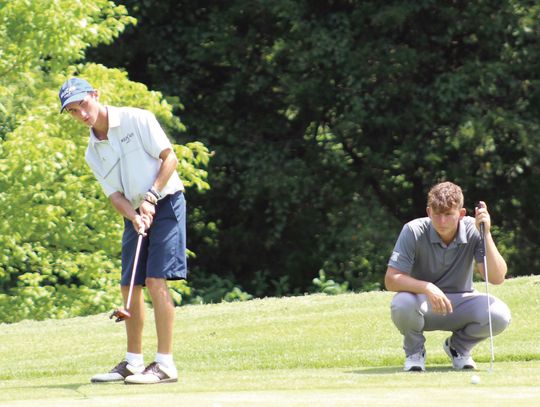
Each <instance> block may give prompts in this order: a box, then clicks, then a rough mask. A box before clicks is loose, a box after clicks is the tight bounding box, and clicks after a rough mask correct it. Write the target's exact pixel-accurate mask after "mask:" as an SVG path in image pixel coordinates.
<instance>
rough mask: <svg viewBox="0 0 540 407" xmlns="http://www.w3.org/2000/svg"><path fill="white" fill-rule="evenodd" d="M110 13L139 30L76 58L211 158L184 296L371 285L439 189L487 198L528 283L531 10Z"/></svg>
mask: <svg viewBox="0 0 540 407" xmlns="http://www.w3.org/2000/svg"><path fill="white" fill-rule="evenodd" d="M120 3H122V4H124V5H125V6H126V7H127V8H128V10H129V13H130V15H132V16H134V17H136V18H137V20H138V24H137V25H136V26H134V27H130V28H129V29H128V30H127V31H126V33H124V34H123V35H122V36H121V37H120V38H119V39H118V40H117V41H116V42H115V43H114V44H113V45H111V46H109V47H100V48H98V49H97V50H95V51H92V52H91V53H90V58H92V59H93V60H98V61H101V62H103V63H105V64H110V65H111V66H123V67H125V69H126V70H127V72H128V73H129V76H130V78H131V79H133V80H136V81H140V82H143V83H145V84H147V85H148V86H149V87H151V88H153V89H159V90H160V91H162V92H163V93H164V94H165V95H166V96H167V97H168V100H169V101H171V102H172V103H173V104H174V105H175V107H176V110H175V112H176V113H177V114H178V115H179V116H180V117H181V118H182V121H183V122H184V123H185V124H186V126H187V133H186V134H188V135H189V136H190V137H193V138H195V139H200V140H202V141H204V143H205V144H207V145H208V146H209V148H210V149H211V150H213V151H214V153H215V156H214V157H213V159H212V161H211V164H210V169H209V182H210V184H211V190H210V191H208V193H206V194H204V195H202V196H197V197H192V199H191V205H192V206H195V207H197V208H198V212H197V217H196V222H195V224H192V225H191V233H190V236H191V238H190V241H191V246H192V248H193V249H194V250H195V251H196V252H197V255H198V256H197V258H196V259H195V260H194V261H193V262H192V270H193V271H194V272H193V274H192V275H193V279H194V281H195V283H196V285H197V284H201V285H206V286H208V285H211V284H215V285H218V283H219V279H218V278H217V277H215V276H219V277H221V278H223V279H227V280H230V281H232V282H233V283H234V284H236V285H239V286H240V287H242V288H243V289H244V290H246V291H248V292H250V293H253V294H255V295H273V294H281V293H291V292H302V291H303V290H306V289H309V286H310V284H311V282H312V279H313V278H314V277H316V276H317V275H318V273H319V272H320V270H322V271H323V273H321V277H326V278H330V277H331V278H333V279H335V280H336V281H338V282H346V283H348V286H349V288H352V289H355V290H360V289H370V288H376V287H377V286H378V284H380V282H381V279H382V275H383V273H384V271H385V265H386V261H387V258H388V254H389V252H390V250H391V247H392V245H393V242H394V239H395V238H396V236H397V233H398V232H399V229H400V227H401V224H402V223H403V222H405V221H407V220H409V219H411V218H413V217H416V216H421V215H423V214H424V213H425V194H426V192H427V190H428V189H429V187H430V186H431V185H433V184H434V183H436V182H437V181H440V180H443V179H445V180H446V179H447V180H453V181H455V182H457V183H459V184H460V185H461V186H462V187H463V189H464V191H465V194H466V206H467V208H468V209H469V213H470V212H471V211H472V210H473V203H474V201H475V200H477V199H483V200H485V201H487V203H488V205H489V208H490V210H491V212H492V216H493V219H494V224H495V225H496V226H497V230H496V238H497V240H498V241H499V244H500V246H501V248H502V251H503V252H504V254H505V255H506V256H507V258H508V260H509V264H510V272H511V274H512V275H519V274H529V273H535V272H537V270H538V266H539V264H540V256H539V255H538V250H537V247H538V246H539V243H540V233H539V232H540V230H539V227H538V225H539V222H538V216H537V213H536V202H537V201H538V193H539V191H540V188H539V182H540V181H539V177H538V176H537V173H538V165H537V162H538V157H539V147H538V146H539V143H538V141H539V139H540V133H539V130H540V129H539V123H540V122H539V117H540V116H539V107H540V104H539V103H538V102H539V96H540V93H539V89H540V88H539V72H540V70H539V69H538V68H539V61H540V58H539V57H540V54H539V48H538V45H537V44H538V40H539V35H540V27H539V23H538V21H539V19H538V17H539V12H540V7H539V6H538V5H537V4H536V2H534V1H519V0H505V1H494V0H487V1H466V0H453V1H436V0H420V1H418V0H414V1H412V0H400V1H387V2H384V3H381V2H379V1H360V0H358V1H355V0H325V1H308V0H297V1H289V0H274V1H264V0H260V1H251V0H231V1H227V2H213V1H202V2H195V3H194V2H190V1H177V0H174V1H171V0H169V1H164V0H161V1H145V2H140V1H135V0H124V1H121V2H120ZM178 137H179V139H180V140H182V137H184V136H182V135H179V136H178ZM212 276H213V277H212ZM323 280H324V278H323ZM319 282H320V280H319Z"/></svg>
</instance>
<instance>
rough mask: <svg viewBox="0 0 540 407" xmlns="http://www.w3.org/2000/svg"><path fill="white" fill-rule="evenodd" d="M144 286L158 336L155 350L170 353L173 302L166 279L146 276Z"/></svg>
mask: <svg viewBox="0 0 540 407" xmlns="http://www.w3.org/2000/svg"><path fill="white" fill-rule="evenodd" d="M146 286H147V288H148V292H149V293H150V297H151V298H152V305H153V306H154V315H155V321H156V332H157V338H158V349H157V351H158V353H163V354H172V348H173V346H172V339H173V324H174V302H173V300H172V298H171V294H170V292H169V288H168V287H167V280H165V279H163V278H151V277H148V278H147V279H146Z"/></svg>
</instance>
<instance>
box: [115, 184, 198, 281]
mask: <svg viewBox="0 0 540 407" xmlns="http://www.w3.org/2000/svg"><path fill="white" fill-rule="evenodd" d="M146 233H147V235H146V236H145V237H144V238H143V241H142V244H141V251H140V253H139V262H138V264H137V270H136V274H135V285H145V280H146V278H147V277H153V278H163V279H166V280H181V279H185V278H186V277H187V261H186V200H185V198H184V194H183V193H182V192H177V193H175V194H172V195H167V196H166V197H165V198H163V199H161V200H160V201H159V202H158V204H157V206H156V214H155V215H154V221H153V222H152V225H151V226H150V229H148V230H147V231H146ZM138 237H139V235H138V234H137V232H136V231H135V228H134V227H133V223H131V221H130V220H128V219H124V235H123V236H122V280H121V284H122V285H129V284H130V281H131V272H132V269H133V262H134V258H135V251H136V248H137V239H138Z"/></svg>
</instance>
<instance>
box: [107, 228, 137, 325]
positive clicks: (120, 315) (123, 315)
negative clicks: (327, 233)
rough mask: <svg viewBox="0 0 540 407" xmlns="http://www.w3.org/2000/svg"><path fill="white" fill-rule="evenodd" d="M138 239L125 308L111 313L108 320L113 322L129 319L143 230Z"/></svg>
mask: <svg viewBox="0 0 540 407" xmlns="http://www.w3.org/2000/svg"><path fill="white" fill-rule="evenodd" d="M138 234H139V237H138V240H137V249H136V250H135V259H134V261H133V270H132V271H131V281H130V283H129V293H128V298H127V301H126V307H125V308H117V309H116V310H114V311H113V313H112V314H111V316H110V317H109V319H112V318H114V317H116V320H115V322H122V321H124V320H125V319H128V318H131V314H130V313H129V307H130V305H131V296H132V294H133V287H134V286H135V272H136V271H137V263H138V262H139V252H140V251H141V243H142V240H143V237H144V229H141V230H139V232H138Z"/></svg>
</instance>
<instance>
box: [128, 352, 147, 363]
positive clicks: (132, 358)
mask: <svg viewBox="0 0 540 407" xmlns="http://www.w3.org/2000/svg"><path fill="white" fill-rule="evenodd" d="M126 361H127V362H128V363H129V364H130V365H131V366H141V365H144V357H143V354H142V353H131V352H126Z"/></svg>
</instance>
